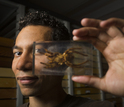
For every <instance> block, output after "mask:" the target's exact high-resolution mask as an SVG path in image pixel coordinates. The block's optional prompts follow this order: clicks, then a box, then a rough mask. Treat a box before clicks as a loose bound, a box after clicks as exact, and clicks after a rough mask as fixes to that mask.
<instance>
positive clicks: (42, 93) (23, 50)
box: [12, 12, 114, 107]
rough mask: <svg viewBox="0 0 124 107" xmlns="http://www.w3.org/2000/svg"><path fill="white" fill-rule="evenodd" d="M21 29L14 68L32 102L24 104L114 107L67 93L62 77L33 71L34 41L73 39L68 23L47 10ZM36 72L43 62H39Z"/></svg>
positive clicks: (24, 21)
mask: <svg viewBox="0 0 124 107" xmlns="http://www.w3.org/2000/svg"><path fill="white" fill-rule="evenodd" d="M19 29H20V32H19V34H18V36H17V38H16V41H15V46H14V47H13V53H14V59H13V63H12V69H13V72H14V74H15V77H16V79H17V82H18V84H19V86H20V89H21V92H22V94H23V95H24V96H29V103H26V104H24V105H22V106H20V107H87V106H89V107H102V106H104V107H114V105H113V104H112V103H110V102H107V101H104V102H100V101H93V100H89V99H87V98H80V97H78V98H76V97H73V96H70V95H67V94H66V93H65V92H64V90H63V88H62V86H61V83H62V76H54V75H40V76H36V75H33V74H32V51H33V50H32V48H33V46H32V45H33V42H34V41H35V42H42V41H55V40H70V36H69V33H68V31H67V29H66V28H65V26H64V25H63V24H62V23H61V22H59V21H58V20H57V19H55V18H54V17H52V16H50V15H48V14H46V13H45V12H33V13H29V14H28V15H27V16H25V17H24V18H22V19H21V20H20V28H19ZM35 68H36V70H35V72H40V69H41V64H38V63H37V60H36V61H35Z"/></svg>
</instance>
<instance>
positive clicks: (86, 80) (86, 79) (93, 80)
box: [72, 76, 105, 89]
mask: <svg viewBox="0 0 124 107" xmlns="http://www.w3.org/2000/svg"><path fill="white" fill-rule="evenodd" d="M72 80H73V81H75V82H78V83H83V84H87V85H90V86H93V87H95V88H98V89H103V87H104V86H105V83H104V82H103V83H102V81H103V80H102V79H101V78H98V77H94V76H72Z"/></svg>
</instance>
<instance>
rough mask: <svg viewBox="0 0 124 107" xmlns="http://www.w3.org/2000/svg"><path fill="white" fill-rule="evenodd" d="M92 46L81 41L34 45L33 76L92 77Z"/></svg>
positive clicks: (46, 42) (48, 42)
mask: <svg viewBox="0 0 124 107" xmlns="http://www.w3.org/2000/svg"><path fill="white" fill-rule="evenodd" d="M92 48H93V47H92V45H91V44H89V43H87V42H81V41H44V42H40V43H36V42H34V44H33V74H35V75H66V74H71V75H92V71H93V66H92V65H93V57H92V56H93V54H92Z"/></svg>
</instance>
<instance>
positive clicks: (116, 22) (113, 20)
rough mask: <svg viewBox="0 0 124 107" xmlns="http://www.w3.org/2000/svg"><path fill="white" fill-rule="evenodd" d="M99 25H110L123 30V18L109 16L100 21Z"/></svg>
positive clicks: (103, 26)
mask: <svg viewBox="0 0 124 107" xmlns="http://www.w3.org/2000/svg"><path fill="white" fill-rule="evenodd" d="M100 26H101V27H102V28H109V27H110V26H116V27H119V28H121V29H122V30H123V32H124V19H120V18H110V19H108V20H105V21H101V23H100Z"/></svg>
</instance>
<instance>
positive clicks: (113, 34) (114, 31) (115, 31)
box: [107, 26, 124, 38]
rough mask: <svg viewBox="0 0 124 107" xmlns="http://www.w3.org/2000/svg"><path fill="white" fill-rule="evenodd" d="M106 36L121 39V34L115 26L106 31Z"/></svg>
mask: <svg viewBox="0 0 124 107" xmlns="http://www.w3.org/2000/svg"><path fill="white" fill-rule="evenodd" d="M107 33H108V35H110V37H112V38H115V37H123V36H124V35H123V33H122V32H121V31H120V30H119V29H118V28H117V27H115V26H111V27H110V28H109V29H108V30H107Z"/></svg>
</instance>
